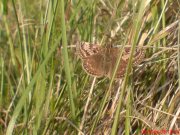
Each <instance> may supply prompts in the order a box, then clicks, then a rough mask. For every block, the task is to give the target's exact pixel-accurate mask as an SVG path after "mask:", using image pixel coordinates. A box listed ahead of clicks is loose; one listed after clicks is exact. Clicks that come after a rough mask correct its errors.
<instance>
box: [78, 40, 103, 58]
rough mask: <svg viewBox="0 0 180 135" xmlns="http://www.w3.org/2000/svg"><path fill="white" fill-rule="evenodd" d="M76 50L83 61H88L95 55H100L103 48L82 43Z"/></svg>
mask: <svg viewBox="0 0 180 135" xmlns="http://www.w3.org/2000/svg"><path fill="white" fill-rule="evenodd" d="M76 50H77V53H78V55H79V56H80V58H81V59H86V58H88V57H91V56H92V55H94V54H97V53H100V52H101V51H102V48H101V47H100V46H99V45H97V44H90V43H88V42H81V43H80V45H77V46H76Z"/></svg>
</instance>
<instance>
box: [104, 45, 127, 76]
mask: <svg viewBox="0 0 180 135" xmlns="http://www.w3.org/2000/svg"><path fill="white" fill-rule="evenodd" d="M119 53H120V50H119V49H117V48H111V51H110V54H109V55H111V56H110V57H111V59H112V61H111V63H110V66H109V71H108V73H107V76H108V77H109V78H111V77H112V75H113V72H114V69H115V66H116V64H117V63H116V62H117V60H118V56H119ZM127 62H128V61H126V60H124V59H123V56H122V58H121V60H120V63H119V65H118V69H117V71H116V75H115V78H121V77H123V76H124V73H125V71H126V67H127Z"/></svg>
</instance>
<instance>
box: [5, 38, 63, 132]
mask: <svg viewBox="0 0 180 135" xmlns="http://www.w3.org/2000/svg"><path fill="white" fill-rule="evenodd" d="M60 39H61V36H60V37H59V39H58V41H57V43H55V45H54V46H52V48H51V49H50V50H49V53H48V54H47V56H46V58H45V59H44V61H43V62H42V64H41V65H40V66H39V68H38V70H37V72H36V73H35V74H34V77H33V78H32V80H31V81H30V83H29V85H28V86H27V88H26V89H25V90H24V91H23V92H22V96H21V98H20V99H19V101H18V103H17V105H16V107H15V109H14V112H13V114H12V117H11V120H10V122H9V124H8V127H7V132H6V135H12V132H13V129H14V126H15V123H16V120H17V117H18V116H19V114H20V112H21V110H22V107H23V106H24V103H25V102H26V99H27V97H28V94H29V92H31V91H32V88H33V86H34V84H35V83H36V82H37V79H38V77H39V75H40V73H41V72H42V69H44V67H45V65H46V64H47V62H48V61H49V59H50V58H51V56H52V54H53V53H54V51H55V50H56V48H57V46H58V45H59V41H60Z"/></svg>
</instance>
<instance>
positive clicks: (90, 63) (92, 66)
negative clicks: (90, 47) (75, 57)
mask: <svg viewBox="0 0 180 135" xmlns="http://www.w3.org/2000/svg"><path fill="white" fill-rule="evenodd" d="M82 65H83V69H84V70H85V71H86V72H87V73H88V74H90V75H92V76H96V77H102V76H104V57H103V55H101V54H99V53H98V54H95V55H92V56H90V57H88V58H86V59H84V60H83V64H82Z"/></svg>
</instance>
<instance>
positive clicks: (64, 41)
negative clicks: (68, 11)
mask: <svg viewBox="0 0 180 135" xmlns="http://www.w3.org/2000/svg"><path fill="white" fill-rule="evenodd" d="M60 9H61V11H60V14H61V26H62V45H63V49H62V50H63V57H64V69H65V75H66V79H67V85H68V88H67V89H68V94H69V100H70V108H71V115H72V117H73V119H75V104H74V98H73V92H72V86H71V85H72V82H71V77H72V76H71V73H70V72H71V71H70V64H69V58H68V52H67V38H66V25H65V16H64V0H61V2H60Z"/></svg>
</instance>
